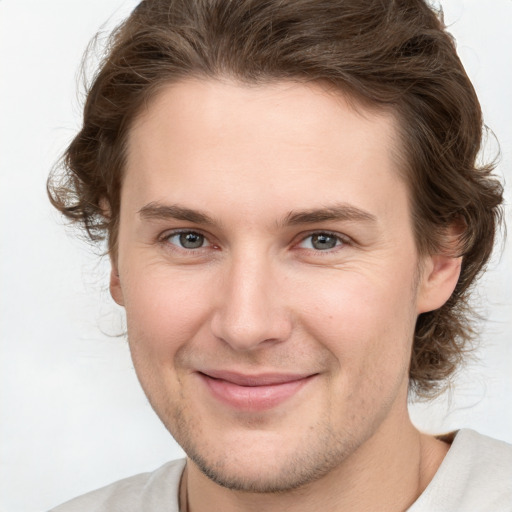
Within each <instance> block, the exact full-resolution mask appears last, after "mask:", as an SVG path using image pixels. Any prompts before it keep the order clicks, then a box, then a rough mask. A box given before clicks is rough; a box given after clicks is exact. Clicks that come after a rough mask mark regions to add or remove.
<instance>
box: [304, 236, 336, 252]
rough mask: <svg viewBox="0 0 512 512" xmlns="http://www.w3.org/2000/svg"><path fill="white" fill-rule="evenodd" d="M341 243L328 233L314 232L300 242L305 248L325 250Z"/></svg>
mask: <svg viewBox="0 0 512 512" xmlns="http://www.w3.org/2000/svg"><path fill="white" fill-rule="evenodd" d="M338 245H341V240H340V239H339V237H337V236H335V235H331V234H330V233H315V234H313V235H310V236H308V237H307V238H305V239H304V240H303V241H302V242H301V246H302V247H303V248H305V249H315V250H316V251H327V250H329V249H334V248H335V247H336V246H338Z"/></svg>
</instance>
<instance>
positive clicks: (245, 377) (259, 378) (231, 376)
mask: <svg viewBox="0 0 512 512" xmlns="http://www.w3.org/2000/svg"><path fill="white" fill-rule="evenodd" d="M199 373H201V374H203V375H205V376H206V377H211V378H213V379H219V380H225V381H227V382H231V383H232V384H236V385H238V386H272V385H277V384H284V383H286V382H294V381H297V380H302V379H305V378H307V377H311V376H312V375H315V374H314V373H300V374H298V373H259V374H253V375H251V374H246V373H239V372H233V371H227V370H202V371H199Z"/></svg>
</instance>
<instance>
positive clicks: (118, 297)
mask: <svg viewBox="0 0 512 512" xmlns="http://www.w3.org/2000/svg"><path fill="white" fill-rule="evenodd" d="M110 295H111V296H112V298H113V299H114V301H115V302H117V304H119V305H120V306H124V297H123V290H122V288H121V280H120V278H119V271H118V269H117V266H116V265H115V264H114V263H112V268H111V270H110Z"/></svg>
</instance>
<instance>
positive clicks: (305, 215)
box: [283, 203, 377, 226]
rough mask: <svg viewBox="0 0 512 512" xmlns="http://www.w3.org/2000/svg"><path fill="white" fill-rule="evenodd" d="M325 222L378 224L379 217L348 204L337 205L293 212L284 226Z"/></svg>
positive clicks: (286, 218) (286, 219) (285, 220)
mask: <svg viewBox="0 0 512 512" xmlns="http://www.w3.org/2000/svg"><path fill="white" fill-rule="evenodd" d="M325 221H358V222H370V223H374V222H377V217H376V216H375V215H373V214H372V213H370V212H367V211H365V210H361V209H360V208H357V207H355V206H351V205H347V204H343V203H342V204H336V205H333V206H328V207H326V208H314V209H311V210H303V211H292V212H290V213H289V214H288V215H287V216H286V217H285V219H284V222H283V224H284V225H288V226H296V225H297V224H314V223H316V222H325Z"/></svg>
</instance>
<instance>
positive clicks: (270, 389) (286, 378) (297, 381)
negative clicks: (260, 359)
mask: <svg viewBox="0 0 512 512" xmlns="http://www.w3.org/2000/svg"><path fill="white" fill-rule="evenodd" d="M197 373H198V375H199V377H200V379H201V380H202V381H203V382H204V384H205V385H206V387H207V388H208V389H209V391H210V393H211V394H212V395H213V397H214V398H215V399H217V400H219V401H220V402H222V403H224V404H226V405H229V406H230V407H233V408H235V409H238V410H243V411H264V410H266V409H272V408H273V407H276V406H278V405H279V404H281V403H283V402H285V401H286V400H288V399H290V398H291V397H293V396H294V395H295V394H296V393H298V392H299V391H300V390H301V389H302V388H303V387H304V386H306V385H307V384H308V383H309V382H310V381H311V380H312V379H313V378H314V377H315V376H316V375H317V374H304V375H298V374H281V373H264V374H258V375H249V374H241V373H236V372H230V371H217V370H215V371H210V370H208V371H205V372H202V371H201V372H197Z"/></svg>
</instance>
